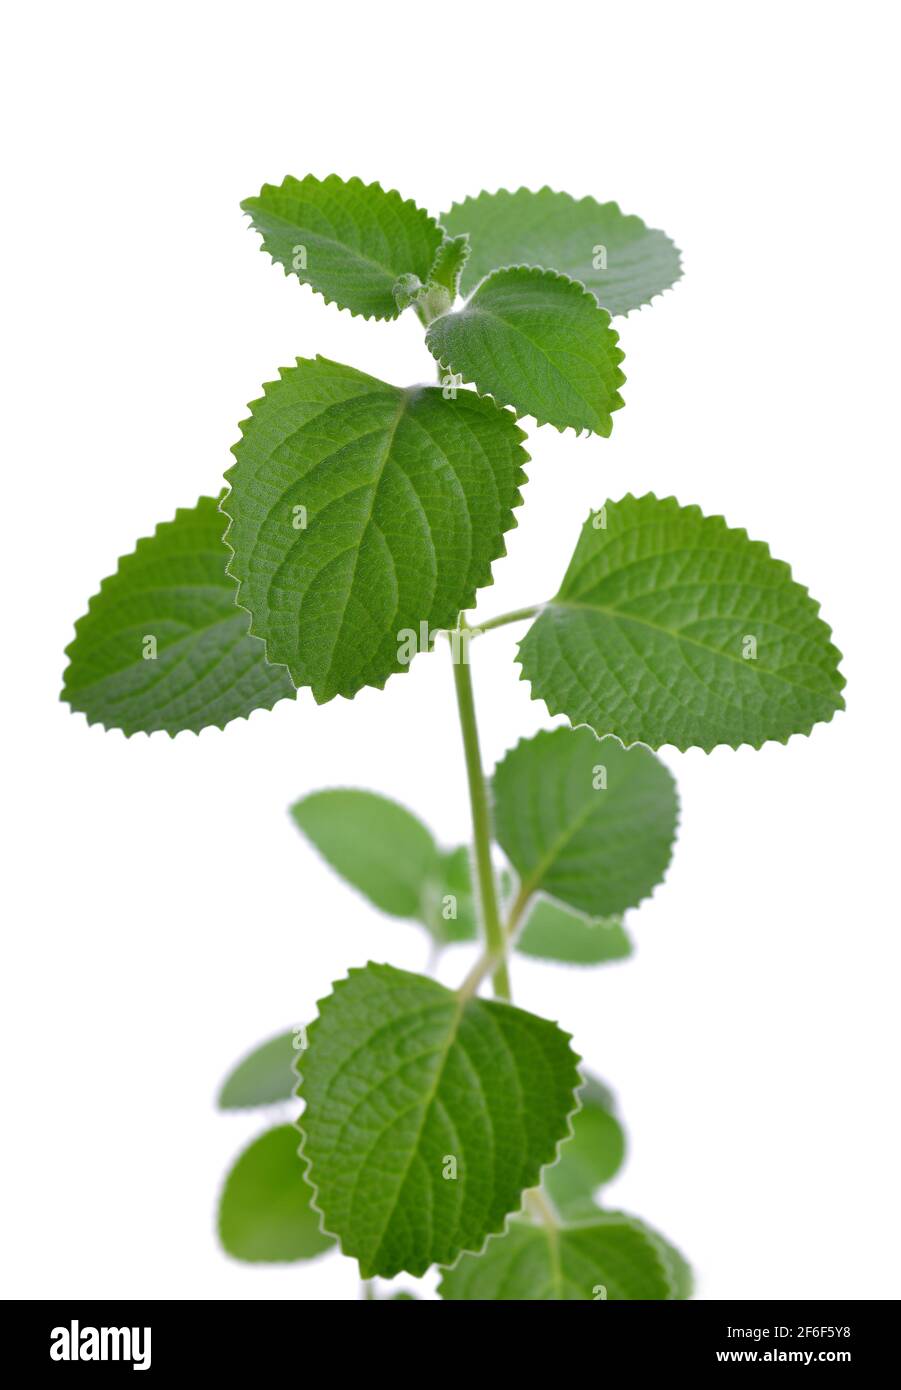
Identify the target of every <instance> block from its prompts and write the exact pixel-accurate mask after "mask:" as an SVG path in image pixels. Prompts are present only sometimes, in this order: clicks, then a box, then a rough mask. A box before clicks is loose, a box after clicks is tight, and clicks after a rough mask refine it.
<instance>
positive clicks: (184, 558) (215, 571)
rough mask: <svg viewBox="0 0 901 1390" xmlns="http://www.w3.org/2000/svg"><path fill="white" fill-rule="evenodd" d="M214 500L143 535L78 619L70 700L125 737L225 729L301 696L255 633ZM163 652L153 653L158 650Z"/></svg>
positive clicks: (69, 671) (66, 689)
mask: <svg viewBox="0 0 901 1390" xmlns="http://www.w3.org/2000/svg"><path fill="white" fill-rule="evenodd" d="M224 530H225V518H224V517H223V516H222V514H221V513H220V512H219V510H218V505H217V503H216V500H215V498H213V497H201V499H200V501H199V502H198V503H197V506H196V507H186V508H182V509H180V510H179V511H177V512H176V514H175V520H174V521H164V522H163V523H162V524H161V525H159V526H158V527H157V528H156V531H155V532H154V534H153V535H152V536H147V537H145V538H144V539H143V540H140V541H138V544H137V547H136V548H135V550H134V552H133V553H132V554H131V555H124V556H123V557H122V559H121V560H120V561H119V565H118V568H117V569H116V573H115V574H113V575H111V576H110V577H109V578H108V579H104V581H103V583H102V584H101V586H100V592H99V593H98V594H96V595H95V596H94V597H93V598H92V599H91V601H90V603H89V605H88V611H87V613H86V614H85V615H84V617H82V618H79V620H78V622H77V623H76V624H75V640H74V641H73V642H72V643H70V645H69V646H68V647H67V648H66V653H67V655H68V657H69V665H68V667H67V668H66V672H65V675H64V677H63V691H62V695H61V698H62V699H63V700H65V701H66V702H67V703H68V704H69V705H70V706H71V708H72V709H73V710H76V711H81V712H82V713H84V714H86V715H87V718H88V723H89V724H102V725H103V726H104V728H106V729H122V730H123V731H124V732H125V733H126V735H130V734H136V733H145V734H152V733H154V732H156V731H157V730H160V729H163V730H165V731H166V733H168V734H170V735H173V736H174V735H175V734H177V733H180V732H181V731H182V730H183V729H190V730H191V731H192V732H193V733H199V732H200V730H201V729H205V728H206V727H207V726H209V725H215V726H216V727H217V728H219V729H221V728H224V726H225V725H226V724H227V723H228V722H229V720H231V719H240V718H246V717H247V716H248V715H249V714H252V712H253V711H254V710H255V709H271V708H272V706H273V705H274V704H276V703H277V701H279V700H284V699H289V698H292V697H293V696H294V695H295V690H294V686H293V685H292V683H291V680H290V678H289V676H288V673H287V671H286V670H285V669H284V667H283V666H275V665H270V663H269V662H268V661H267V660H266V649H265V647H264V645H263V643H262V642H261V641H259V639H258V638H256V637H251V636H250V635H249V632H248V628H249V625H250V624H249V619H248V616H247V614H246V613H245V612H244V610H243V609H241V608H238V607H237V605H236V602H235V600H236V595H237V587H236V585H235V581H234V580H233V579H232V578H230V577H229V575H228V574H227V573H226V565H227V563H228V549H227V547H226V546H225V545H224V543H223V540H222V533H223V531H224ZM150 638H152V639H154V642H155V650H156V655H155V657H145V655H144V653H145V651H151V650H153V648H152V647H151V646H150V645H149V642H148V639H150Z"/></svg>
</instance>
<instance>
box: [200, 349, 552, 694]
mask: <svg viewBox="0 0 901 1390" xmlns="http://www.w3.org/2000/svg"><path fill="white" fill-rule="evenodd" d="M264 390H265V395H264V396H263V397H262V399H260V400H258V401H255V402H254V403H253V404H252V406H251V412H252V413H251V418H250V419H249V420H247V421H245V422H244V425H243V426H242V433H243V437H242V439H241V441H240V443H239V444H237V445H236V446H235V449H234V454H235V458H236V460H237V462H236V463H235V464H234V466H233V467H232V468H231V469H230V470H229V472H228V474H227V477H228V480H229V482H230V484H231V491H230V493H229V494H228V496H227V497H226V498H225V500H224V502H223V503H222V509H223V511H225V512H226V513H227V514H228V516H229V517H230V518H231V523H232V524H231V526H230V527H229V529H228V532H227V534H226V540H227V542H228V544H229V546H231V548H232V550H233V552H234V553H233V556H232V560H231V563H230V565H229V572H230V573H231V574H233V575H234V576H235V577H236V578H237V579H238V580H239V582H240V588H239V602H240V603H241V604H242V605H243V606H244V607H246V608H248V609H249V610H250V612H251V614H252V631H253V632H254V634H256V635H258V636H260V637H262V638H264V639H265V641H266V645H267V652H268V655H269V657H270V659H271V660H273V661H278V662H283V663H284V664H285V665H286V666H287V667H288V669H289V671H290V672H291V674H292V677H293V679H294V682H295V684H296V685H298V686H305V685H308V686H310V687H311V689H312V691H313V695H314V697H315V699H316V700H317V701H318V702H319V703H323V702H324V701H326V700H330V699H332V698H333V697H334V696H335V695H344V696H346V697H347V698H352V697H353V695H355V694H356V692H357V691H358V690H360V689H362V687H363V686H366V685H374V686H377V687H378V688H381V687H382V686H383V685H384V684H385V681H386V680H387V679H388V677H389V676H390V675H391V674H392V673H393V672H395V671H403V670H405V669H406V668H407V666H408V665H409V660H410V655H409V651H408V649H405V648H404V642H403V639H402V634H405V633H412V634H415V635H416V640H417V643H418V646H419V648H420V649H421V646H422V645H423V643H422V642H421V641H419V634H420V632H421V631H424V633H425V634H426V639H427V640H428V633H429V632H432V631H435V630H439V629H446V628H450V627H452V626H454V625H455V624H456V621H457V615H458V614H459V612H460V610H461V609H464V608H468V607H471V606H472V604H473V602H474V600H475V594H476V591H477V589H479V588H480V587H481V586H482V585H485V584H488V583H490V582H491V563H492V561H493V560H495V559H497V558H498V557H499V556H501V555H503V554H504V533H505V532H506V531H508V530H509V529H510V528H511V527H512V526H513V525H514V524H515V523H514V518H513V509H514V507H516V506H518V505H519V503H520V502H521V500H522V499H521V497H520V492H519V488H520V485H521V483H522V482H523V481H524V478H525V475H524V473H523V471H522V465H523V463H524V462H525V461H526V459H527V457H528V456H527V454H526V453H525V451H524V450H523V448H522V445H521V443H520V441H521V440H522V439H524V438H525V436H524V434H523V433H522V431H521V430H520V429H519V428H518V426H517V425H516V422H515V420H514V418H513V416H512V414H510V413H509V412H508V411H504V410H501V409H499V408H498V407H497V406H496V405H495V404H494V403H493V402H492V401H489V400H485V399H483V398H481V397H479V396H477V395H475V393H474V392H471V391H461V392H458V393H457V398H456V400H445V399H444V396H443V394H442V391H441V390H440V389H439V388H429V387H416V388H412V389H410V390H400V389H398V388H397V387H394V386H389V385H387V384H386V383H385V382H382V381H377V380H376V379H375V378H373V377H370V376H366V375H364V373H362V372H358V371H355V370H354V369H353V368H351V367H345V366H341V365H340V364H338V363H335V362H329V361H328V360H326V359H325V358H322V357H318V358H316V359H315V361H305V360H303V359H298V362H297V365H296V366H295V367H290V368H286V369H284V370H283V371H282V373H281V377H280V380H279V381H277V382H273V383H270V384H269V385H268V386H266V387H265V388H264ZM427 640H426V645H427Z"/></svg>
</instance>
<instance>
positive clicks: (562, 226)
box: [441, 188, 682, 315]
mask: <svg viewBox="0 0 901 1390" xmlns="http://www.w3.org/2000/svg"><path fill="white" fill-rule="evenodd" d="M441 223H442V225H443V226H444V227H445V228H446V230H447V231H448V232H450V233H451V234H459V233H461V232H468V233H469V236H470V241H471V243H472V255H471V257H470V259H469V263H468V264H467V266H466V268H465V272H464V275H463V279H462V282H461V289H462V292H463V293H464V294H469V292H470V290H472V289H474V288H475V286H476V285H477V284H478V283H479V281H480V280H481V279H482V278H483V276H485V275H488V274H489V273H490V272H491V271H492V270H494V269H495V268H496V267H497V266H503V265H538V266H544V267H546V268H547V269H548V270H559V271H562V272H563V274H564V275H569V276H570V277H571V278H572V279H573V280H579V281H580V282H581V283H582V284H583V285H585V287H586V288H587V289H589V290H591V292H592V293H593V294H594V295H595V296H596V298H597V300H598V303H599V304H601V305H603V307H604V308H605V309H607V310H608V311H609V312H610V313H611V314H613V315H616V314H627V313H628V312H629V310H630V309H637V308H638V307H639V306H640V305H642V304H647V303H649V302H650V300H651V299H653V298H654V296H655V295H657V294H660V293H661V292H662V291H663V290H666V289H669V287H670V285H673V284H674V283H675V282H676V281H677V280H678V279H679V277H680V276H681V274H682V270H681V264H680V258H679V252H678V250H677V249H676V247H675V246H674V245H673V243H672V241H670V239H669V237H668V236H667V235H666V234H665V233H664V232H659V231H655V230H654V229H653V228H651V227H647V226H645V224H644V222H642V220H641V218H640V217H634V216H626V215H625V214H624V213H622V212H620V209H619V207H618V205H617V204H616V203H599V202H597V200H596V199H594V198H580V199H578V200H576V199H575V198H572V197H570V195H569V194H568V193H555V192H554V191H553V190H552V189H550V188H542V189H539V191H538V192H537V193H533V192H532V190H531V189H528V188H520V189H518V190H517V191H516V192H515V193H508V192H507V190H506V189H501V190H500V191H499V192H498V193H480V194H479V195H478V197H477V198H464V200H463V202H462V203H454V205H453V207H452V208H451V210H450V212H448V213H445V215H444V216H443V217H442V218H441Z"/></svg>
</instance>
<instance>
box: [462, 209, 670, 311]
mask: <svg viewBox="0 0 901 1390" xmlns="http://www.w3.org/2000/svg"><path fill="white" fill-rule="evenodd" d="M498 193H506V194H507V195H508V196H509V197H511V198H515V197H516V195H517V193H531V194H532V196H533V197H536V198H537V197H538V196H539V194H541V193H551V194H553V196H554V197H555V198H571V199H572V201H573V203H574V204H575V205H576V207H581V206H582V205H583V204H584V203H591V204H593V205H594V206H595V207H599V208H615V209H616V211H617V212H618V213H619V215H620V217H624V218H628V217H635V218H637V219H638V221H639V222H640V223H641V225H642V226H643V227H644V229H645V231H646V232H659V233H660V235H661V236H664V237H666V239H667V241H668V242H669V244H670V246H672V248H673V250H674V251H675V253H676V262H677V264H676V272H677V273H676V278H675V280H674V281H673V283H672V284H671V285H667V286H666V287H665V288H664V289H662V290H656V291H655V292H654V294H652V295H650V296H649V297H648V298H647V299H643V300H642V301H641V303H640V304H636V305H634V306H633V307H632V308H631V309H626V310H625V311H624V312H623V313H621V314H612V313H610V310H609V309H607V306H606V304H601V301H600V300H599V299H598V297H597V295H596V294H594V292H593V291H592V290H588V293H589V294H590V295H591V296H592V298H593V299H594V300H595V303H597V304H599V305H600V307H601V308H602V309H606V310H607V313H608V314H610V317H611V318H612V319H613V318H617V319H627V318H628V317H629V315H630V314H636V313H640V312H641V310H642V309H649V308H650V307H651V305H652V304H653V302H654V300H655V299H660V298H662V296H663V295H665V294H668V293H669V292H670V290H674V289H675V288H676V286H677V285H678V283H679V281H680V280H681V279H683V278H684V271H683V269H682V251H681V250H680V248H679V247H678V246H677V245H676V243H675V242H674V241H673V239H672V237H671V236H670V234H669V232H665V231H664V230H663V228H662V227H649V226H648V224H647V222H645V220H644V218H643V217H639V216H638V213H637V212H623V210H622V208H621V207H620V205H619V203H618V202H616V200H615V199H610V200H608V202H606V203H600V202H598V200H597V198H595V197H594V196H593V194H591V193H586V194H584V195H583V197H581V198H577V197H575V195H574V194H572V193H567V192H566V190H565V189H562V188H551V186H550V184H547V183H545V184H542V186H541V188H539V189H537V190H536V189H534V188H527V187H526V186H525V184H521V185H520V186H519V188H515V189H509V188H496V189H495V190H494V192H490V191H489V190H488V189H487V188H483V189H482V190H481V192H479V193H476V194H471V195H470V196H469V197H467V198H464V199H463V202H461V203H457V202H453V203H451V205H450V207H449V208H448V210H447V212H446V213H444V212H443V213H442V214H441V216H440V217H439V219H438V222H439V225H440V226H442V227H443V226H444V223H443V218H445V217H447V216H448V215H449V214H450V213H451V212H453V210H454V208H461V207H462V206H463V203H466V202H471V203H475V202H477V201H478V199H479V198H496V197H497V195H498ZM541 269H547V270H550V269H553V267H551V266H546V267H541ZM490 273H493V272H490ZM579 283H580V284H581V281H579ZM473 293H475V291H473Z"/></svg>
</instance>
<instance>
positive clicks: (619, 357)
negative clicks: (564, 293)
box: [425, 265, 627, 439]
mask: <svg viewBox="0 0 901 1390" xmlns="http://www.w3.org/2000/svg"><path fill="white" fill-rule="evenodd" d="M510 270H519V271H525V272H529V273H531V272H535V271H537V272H538V273H539V274H541V275H546V276H550V277H551V279H553V280H562V281H563V282H564V284H566V285H573V286H575V287H576V288H577V289H579V290H581V291H582V294H583V295H585V296H586V297H587V298H588V299H590V300H591V302H592V304H593V305H594V307H595V308H596V309H599V310H600V312H601V313H602V314H606V315H607V323H606V325H605V327H607V328H609V329H610V332H611V333H612V334H613V363H614V367H615V369H616V372H617V375H618V376H619V377H620V380H619V381H618V382H617V385H616V389H615V391H614V395H615V396H616V398H617V403H616V404H615V405H612V406H611V407H610V409H609V411H608V412H607V414H608V416H609V417H612V415H613V413H614V411H616V410H622V408H623V406H624V405H625V404H626V402H625V401H624V400H623V398H622V396H621V395H620V393H619V387H620V386H624V385H625V383H626V380H627V378H626V375H625V372H622V371H620V370H619V364H620V362H623V361H625V357H626V354H625V353H624V352H623V350H622V348H621V347H619V346H618V344H619V333H618V332H617V330H616V329H615V328H614V327H613V319H612V317H611V315H610V311H609V310H608V309H605V308H604V307H603V306H602V305H600V304H599V303H598V301H597V299H596V298H595V296H594V295H593V294H592V293H591V290H589V289H586V287H585V285H583V284H582V281H581V280H574V279H573V277H572V276H571V275H565V274H564V273H563V271H561V270H549V269H548V267H547V266H543V265H499V266H496V267H495V268H494V270H489V272H488V273H487V275H483V276H482V278H481V280H480V281H479V282H478V284H477V285H475V286H474V287H473V290H472V293H471V294H470V295H469V298H468V299H466V300H465V301H464V304H463V310H465V308H466V306H467V304H469V302H470V300H472V299H473V298H474V297H475V296H476V295H477V294H478V292H479V290H480V289H481V288H482V286H483V285H485V284H487V283H488V281H489V280H490V279H491V278H492V276H494V275H503V274H505V273H506V272H507V271H510ZM463 310H459V309H458V310H455V309H451V310H449V312H448V314H447V315H442V317H447V318H449V317H450V316H451V314H454V313H461V312H463ZM440 321H441V320H440V319H435V323H440ZM425 343H426V347H427V348H428V350H429V352H431V353H432V356H433V357H434V359H435V361H436V362H437V363H438V366H439V367H440V368H441V370H442V371H443V372H449V373H451V374H452V375H453V374H454V368H453V367H452V366H451V364H450V363H449V362H446V361H444V359H443V358H442V357H440V356H439V355H438V354H437V353H436V352H433V351H432V347H431V344H430V343H429V333H428V331H426V338H425ZM461 375H462V373H461ZM464 380H465V381H468V382H469V383H470V385H472V386H474V387H475V390H476V392H477V394H478V395H480V396H485V397H487V398H488V399H489V400H493V401H494V402H495V403H496V404H497V405H498V406H499V407H500V408H501V409H504V408H509V409H511V410H513V411H515V413H516V417H517V419H522V418H523V417H528V418H529V419H532V420H534V421H535V424H536V425H537V426H538V428H539V429H540V428H541V427H542V425H551V426H552V427H553V428H554V429H555V430H556V431H557V433H558V434H565V433H566V431H567V430H572V432H573V434H574V435H575V436H576V438H577V439H578V438H579V437H580V436H581V435H583V434H586V435H589V436H590V435H593V434H596V435H597V436H598V437H599V438H601V439H609V438H610V435H611V434H612V433H613V420H612V418H611V419H610V428H609V429H608V430H607V431H606V433H605V432H604V431H603V430H593V429H591V428H590V427H589V426H587V425H583V426H581V427H580V428H578V429H577V428H576V426H575V425H558V424H555V422H554V421H553V420H547V419H542V418H541V417H540V416H538V415H533V414H532V412H531V410H529V409H528V408H526V407H524V406H519V405H517V403H516V402H515V401H514V400H501V398H500V397H499V396H496V395H494V393H493V392H491V391H482V390H480V388H479V387H478V386H476V384H475V382H474V381H473V380H472V378H471V377H464Z"/></svg>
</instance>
